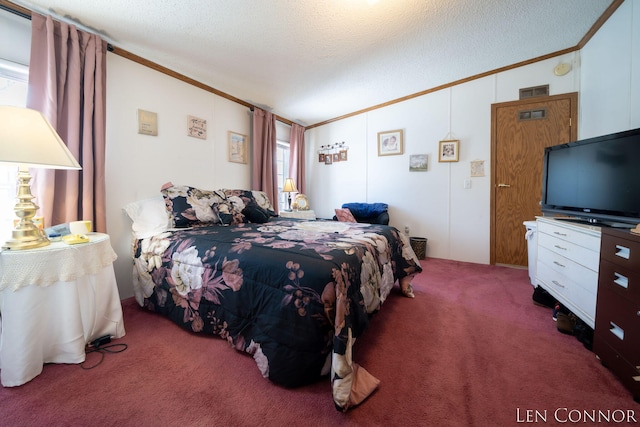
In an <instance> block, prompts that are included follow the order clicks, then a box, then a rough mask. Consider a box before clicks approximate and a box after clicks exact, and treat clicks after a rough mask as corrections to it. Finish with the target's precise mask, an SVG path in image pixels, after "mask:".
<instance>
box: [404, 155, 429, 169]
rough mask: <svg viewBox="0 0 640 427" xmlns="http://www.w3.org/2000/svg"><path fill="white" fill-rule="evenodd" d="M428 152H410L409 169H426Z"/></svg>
mask: <svg viewBox="0 0 640 427" xmlns="http://www.w3.org/2000/svg"><path fill="white" fill-rule="evenodd" d="M428 165H429V155H428V154H412V155H411V156H409V170H410V171H411V172H424V171H427V170H428Z"/></svg>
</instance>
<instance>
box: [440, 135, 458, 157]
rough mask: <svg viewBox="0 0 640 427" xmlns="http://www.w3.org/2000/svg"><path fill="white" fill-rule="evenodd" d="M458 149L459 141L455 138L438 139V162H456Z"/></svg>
mask: <svg viewBox="0 0 640 427" xmlns="http://www.w3.org/2000/svg"><path fill="white" fill-rule="evenodd" d="M459 150H460V141H459V140H457V139H448V140H444V141H440V148H439V151H438V153H439V154H438V161H439V162H457V161H458V151H459Z"/></svg>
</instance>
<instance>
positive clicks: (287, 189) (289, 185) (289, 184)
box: [282, 178, 298, 193]
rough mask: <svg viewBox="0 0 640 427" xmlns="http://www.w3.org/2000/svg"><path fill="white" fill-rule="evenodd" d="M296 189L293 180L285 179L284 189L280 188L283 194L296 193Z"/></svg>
mask: <svg viewBox="0 0 640 427" xmlns="http://www.w3.org/2000/svg"><path fill="white" fill-rule="evenodd" d="M297 191H298V189H297V188H296V183H295V182H293V178H287V179H285V180H284V187H283V188H282V192H283V193H296V192H297Z"/></svg>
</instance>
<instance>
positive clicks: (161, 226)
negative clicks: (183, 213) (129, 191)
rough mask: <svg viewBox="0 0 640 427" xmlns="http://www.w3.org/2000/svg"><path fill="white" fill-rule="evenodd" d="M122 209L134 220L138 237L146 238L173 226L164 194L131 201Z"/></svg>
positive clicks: (135, 232)
mask: <svg viewBox="0 0 640 427" xmlns="http://www.w3.org/2000/svg"><path fill="white" fill-rule="evenodd" d="M122 209H123V210H124V211H125V212H126V213H127V215H129V218H131V221H133V225H132V226H131V228H132V229H133V234H134V235H135V236H136V238H137V239H146V238H147V237H151V236H154V235H156V234H158V233H162V232H163V231H166V230H168V229H169V228H170V227H171V220H170V217H169V213H168V212H167V208H166V207H165V204H164V198H163V197H162V194H159V195H157V196H155V197H152V198H150V199H145V200H138V201H136V202H131V203H129V204H127V205H125V206H124V207H123V208H122Z"/></svg>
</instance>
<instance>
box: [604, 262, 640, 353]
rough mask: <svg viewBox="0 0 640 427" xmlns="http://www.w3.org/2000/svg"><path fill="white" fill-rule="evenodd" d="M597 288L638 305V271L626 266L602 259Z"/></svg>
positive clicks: (639, 276) (639, 299)
mask: <svg viewBox="0 0 640 427" xmlns="http://www.w3.org/2000/svg"><path fill="white" fill-rule="evenodd" d="M598 287H599V288H602V287H604V288H607V289H609V290H610V291H613V292H615V293H616V294H618V295H619V296H620V297H622V298H623V299H626V300H628V301H629V302H632V303H636V304H640V271H637V270H632V269H630V268H628V266H626V265H619V264H617V263H613V262H611V261H608V260H605V259H602V260H601V261H600V276H599V279H598ZM639 345H640V344H639Z"/></svg>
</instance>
